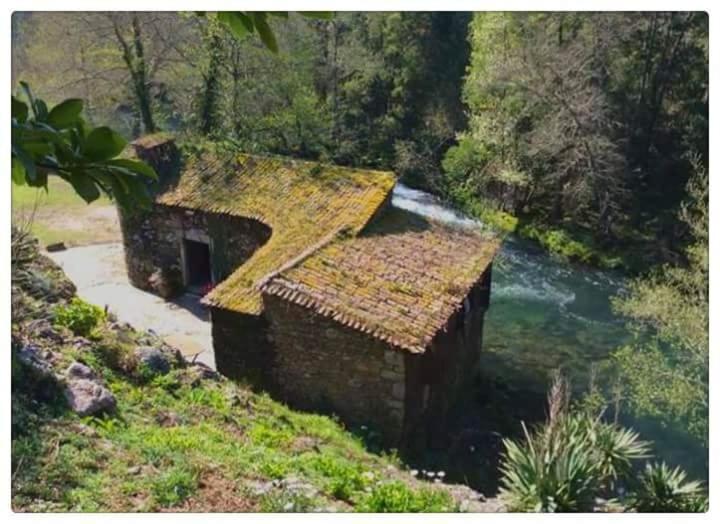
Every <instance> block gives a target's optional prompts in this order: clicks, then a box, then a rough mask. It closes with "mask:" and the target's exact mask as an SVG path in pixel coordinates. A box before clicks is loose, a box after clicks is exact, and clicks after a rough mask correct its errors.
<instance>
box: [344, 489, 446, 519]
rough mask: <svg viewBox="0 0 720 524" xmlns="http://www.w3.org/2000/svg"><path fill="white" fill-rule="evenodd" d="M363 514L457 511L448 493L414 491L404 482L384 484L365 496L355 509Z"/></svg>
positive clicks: (424, 490) (428, 490)
mask: <svg viewBox="0 0 720 524" xmlns="http://www.w3.org/2000/svg"><path fill="white" fill-rule="evenodd" d="M355 509H356V510H357V511H360V512H363V513H420V512H423V513H439V512H447V511H455V509H456V508H455V503H454V502H453V499H452V497H451V496H450V494H449V493H447V492H446V491H438V490H434V489H430V488H421V489H419V490H417V491H413V490H412V489H411V488H409V487H408V486H406V485H405V484H403V483H402V482H398V481H393V482H384V483H380V484H377V485H375V487H374V488H373V489H372V490H371V491H370V493H368V494H367V495H365V496H364V497H363V498H362V499H361V500H360V502H359V503H358V505H357V506H356V508H355Z"/></svg>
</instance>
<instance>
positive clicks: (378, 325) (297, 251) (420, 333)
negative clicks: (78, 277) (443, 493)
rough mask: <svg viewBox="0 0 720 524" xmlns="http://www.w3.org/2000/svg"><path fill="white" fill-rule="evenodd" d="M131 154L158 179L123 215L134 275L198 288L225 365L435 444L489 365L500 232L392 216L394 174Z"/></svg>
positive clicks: (399, 438) (145, 149) (314, 405)
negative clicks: (480, 366) (482, 363)
mask: <svg viewBox="0 0 720 524" xmlns="http://www.w3.org/2000/svg"><path fill="white" fill-rule="evenodd" d="M133 148H134V154H135V155H137V157H139V158H140V159H142V160H144V161H146V162H148V163H150V164H151V165H153V166H154V168H155V170H156V171H157V173H158V174H159V181H158V182H157V183H155V184H154V185H153V186H152V187H151V192H152V196H153V202H152V205H151V207H150V208H149V209H144V210H138V211H134V212H132V213H129V212H123V213H122V216H121V224H122V230H123V243H124V247H125V257H126V263H127V269H128V275H129V278H130V281H131V282H132V284H133V285H135V286H137V287H139V288H141V289H145V290H149V291H152V292H155V293H157V294H160V295H162V296H164V297H170V296H172V295H174V294H177V293H181V292H184V291H191V292H195V293H198V294H200V295H202V302H203V304H205V305H206V306H207V307H208V308H209V310H210V318H211V322H212V336H213V347H214V352H215V360H216V363H217V368H218V371H220V372H221V373H223V374H224V375H227V376H229V377H232V378H243V379H246V380H249V381H251V382H252V383H253V384H256V385H257V386H258V387H261V388H262V389H264V390H267V391H268V392H270V394H271V395H273V396H274V397H275V398H278V399H280V400H283V401H286V402H287V403H288V404H290V405H292V406H295V407H298V408H302V409H312V410H319V411H322V412H332V413H336V414H337V415H338V416H339V417H340V418H341V419H342V420H343V421H345V422H346V423H348V424H351V425H360V424H368V425H371V426H373V427H375V428H377V429H378V430H379V431H380V432H381V434H382V435H383V438H384V440H385V441H386V442H387V443H389V444H392V445H401V444H403V443H407V442H409V441H414V442H418V441H422V442H428V441H430V440H432V439H433V438H434V437H435V433H436V431H437V430H438V429H439V428H442V427H443V425H444V420H445V417H446V416H447V411H448V409H449V406H450V405H451V404H452V402H453V401H454V400H455V398H456V397H457V395H458V394H459V392H460V391H462V389H463V387H464V386H465V385H466V384H467V383H468V381H469V380H470V379H471V378H472V376H473V375H474V371H475V370H476V368H477V362H478V357H479V355H480V350H481V346H482V337H483V320H484V315H485V311H486V310H487V308H488V306H489V296H490V283H491V271H492V261H493V258H494V256H495V254H496V253H497V251H498V249H499V245H500V242H499V240H498V239H497V238H495V237H494V236H492V235H491V234H489V233H487V232H484V231H481V230H479V229H478V228H473V227H451V226H449V225H447V224H442V223H439V222H437V221H434V220H432V219H429V218H426V217H422V216H420V215H417V214H413V213H411V212H409V211H406V210H402V209H399V208H396V207H393V206H392V204H391V195H392V190H393V187H394V186H395V182H396V180H395V176H394V175H393V173H391V172H382V171H371V170H362V169H353V168H348V167H339V166H333V165H328V164H322V163H317V162H308V161H300V160H295V159H290V158H283V157H261V156H253V155H247V154H239V153H236V152H232V153H228V152H219V151H205V152H202V153H197V154H194V155H183V154H181V152H180V150H179V148H178V147H177V146H176V144H175V140H174V138H173V137H172V136H170V135H166V134H156V135H149V136H145V137H143V138H140V139H138V140H136V141H135V142H134V143H133Z"/></svg>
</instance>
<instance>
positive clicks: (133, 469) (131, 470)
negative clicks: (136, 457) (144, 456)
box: [127, 466, 142, 475]
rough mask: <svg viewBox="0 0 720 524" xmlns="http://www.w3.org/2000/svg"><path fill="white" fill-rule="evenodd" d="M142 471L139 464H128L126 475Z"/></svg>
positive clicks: (137, 473)
mask: <svg viewBox="0 0 720 524" xmlns="http://www.w3.org/2000/svg"><path fill="white" fill-rule="evenodd" d="M141 471H142V468H141V467H140V466H130V467H129V468H128V469H127V473H128V475H139V474H140V472H141Z"/></svg>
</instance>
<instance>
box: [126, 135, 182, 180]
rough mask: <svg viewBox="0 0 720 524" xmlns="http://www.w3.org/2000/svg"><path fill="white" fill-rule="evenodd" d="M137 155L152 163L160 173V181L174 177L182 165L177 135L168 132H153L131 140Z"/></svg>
mask: <svg viewBox="0 0 720 524" xmlns="http://www.w3.org/2000/svg"><path fill="white" fill-rule="evenodd" d="M131 145H132V146H133V149H134V150H135V155H136V156H137V157H138V159H140V160H142V161H143V162H145V163H147V164H150V165H151V166H152V167H153V169H155V171H156V172H157V174H158V178H159V179H160V183H161V184H162V183H163V182H164V181H166V180H168V179H170V178H172V177H174V176H175V175H176V174H177V171H178V168H179V165H180V151H179V150H178V148H177V146H176V145H175V137H173V136H172V135H170V134H167V133H153V134H152V135H145V136H142V137H140V138H138V139H136V140H134V141H133V142H131Z"/></svg>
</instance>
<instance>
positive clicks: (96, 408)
mask: <svg viewBox="0 0 720 524" xmlns="http://www.w3.org/2000/svg"><path fill="white" fill-rule="evenodd" d="M65 398H67V401H68V404H69V405H70V408H71V409H72V410H73V411H74V412H75V413H77V414H78V415H80V416H81V417H87V416H88V415H95V414H98V413H102V412H111V411H113V410H114V409H115V405H116V403H115V397H114V396H113V394H112V393H110V391H109V390H108V389H107V388H105V387H104V386H102V385H100V384H99V383H97V382H95V381H94V380H89V379H86V378H78V379H74V380H71V381H69V382H68V383H67V387H66V389H65Z"/></svg>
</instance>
